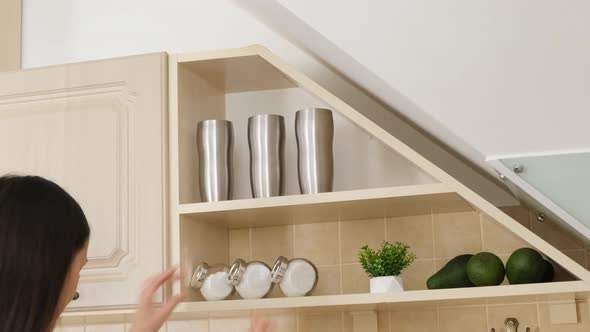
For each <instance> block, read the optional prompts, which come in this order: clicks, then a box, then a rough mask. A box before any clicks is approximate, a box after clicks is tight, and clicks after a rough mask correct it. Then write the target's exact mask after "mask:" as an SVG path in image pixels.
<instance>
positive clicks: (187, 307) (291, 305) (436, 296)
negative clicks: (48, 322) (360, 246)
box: [61, 281, 590, 321]
mask: <svg viewBox="0 0 590 332" xmlns="http://www.w3.org/2000/svg"><path fill="white" fill-rule="evenodd" d="M589 292H590V285H589V284H587V283H586V282H584V281H564V282H553V283H539V284H526V285H503V286H490V287H474V288H454V289H439V290H417V291H406V292H403V293H391V294H386V293H385V294H368V293H366V294H346V295H323V296H307V297H296V298H267V299H260V300H227V301H214V302H205V301H203V302H184V303H181V304H180V305H179V306H178V307H177V308H176V309H175V310H174V315H175V316H176V317H183V316H191V317H214V316H220V317H222V316H231V315H233V314H235V315H238V314H244V313H246V314H247V313H248V312H251V311H253V310H260V311H266V310H268V311H277V310H278V311H280V310H299V309H301V310H304V309H305V308H324V309H332V308H334V309H339V308H341V310H342V311H346V310H355V309H356V308H363V307H367V306H377V305H388V304H402V305H403V304H408V305H409V304H412V303H429V304H432V305H436V303H437V302H443V301H446V302H451V303H452V301H457V302H459V303H460V302H461V301H464V300H471V299H481V300H487V299H499V298H510V297H515V296H534V295H547V296H548V298H547V299H546V301H551V300H559V299H560V295H561V294H564V295H571V294H581V293H584V294H585V296H586V297H587V296H588V293H589ZM552 296H554V298H552ZM538 301H539V302H542V300H538ZM342 308H344V309H342ZM133 313H134V310H133V309H120V310H95V311H75V312H66V313H64V314H63V315H62V316H61V319H62V320H65V321H67V320H68V319H70V320H74V319H77V318H80V317H103V318H109V319H113V318H117V317H118V318H122V317H126V316H129V315H132V314H133Z"/></svg>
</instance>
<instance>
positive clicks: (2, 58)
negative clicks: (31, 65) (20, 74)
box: [0, 0, 22, 71]
mask: <svg viewBox="0 0 590 332" xmlns="http://www.w3.org/2000/svg"><path fill="white" fill-rule="evenodd" d="M21 12H22V3H21V0H2V1H0V71H8V70H17V69H20V67H21V20H22V18H21V16H22V13H21Z"/></svg>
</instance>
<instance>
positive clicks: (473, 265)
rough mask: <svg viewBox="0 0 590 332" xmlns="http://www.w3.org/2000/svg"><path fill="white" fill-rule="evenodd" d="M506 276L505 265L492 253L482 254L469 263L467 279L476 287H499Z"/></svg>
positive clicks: (472, 258)
mask: <svg viewBox="0 0 590 332" xmlns="http://www.w3.org/2000/svg"><path fill="white" fill-rule="evenodd" d="M504 275H505V270H504V263H502V260H501V259H500V258H499V257H498V256H496V255H494V254H492V253H491V252H480V253H478V254H477V255H475V256H473V257H471V259H469V262H467V277H469V280H470V281H471V282H472V283H473V284H474V285H475V286H496V285H499V284H501V283H502V281H504Z"/></svg>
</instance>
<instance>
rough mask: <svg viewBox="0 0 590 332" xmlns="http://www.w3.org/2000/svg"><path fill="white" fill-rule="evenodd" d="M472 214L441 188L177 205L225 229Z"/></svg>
mask: <svg viewBox="0 0 590 332" xmlns="http://www.w3.org/2000/svg"><path fill="white" fill-rule="evenodd" d="M462 211H473V209H472V208H471V206H470V205H469V204H467V202H465V201H464V200H463V199H462V198H461V197H460V196H459V195H458V194H457V193H455V192H452V191H450V190H449V189H447V187H446V186H445V185H443V184H440V183H437V184H424V185H413V186H400V187H389V188H377V189H363V190H351V191H341V192H330V193H320V194H310V195H292V196H278V197H270V198H256V199H241V200H232V201H221V202H210V203H194V204H181V205H180V208H179V212H180V214H181V215H184V216H190V217H191V219H193V220H195V221H203V222H210V223H216V224H222V225H226V226H228V227H230V228H242V227H260V226H269V225H281V224H300V223H314V222H329V221H338V220H355V219H373V218H383V217H400V216H411V215H420V214H429V213H433V212H434V213H444V212H462Z"/></svg>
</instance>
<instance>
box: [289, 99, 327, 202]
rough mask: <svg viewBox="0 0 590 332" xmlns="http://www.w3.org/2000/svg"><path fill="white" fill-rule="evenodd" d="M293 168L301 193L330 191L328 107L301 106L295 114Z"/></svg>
mask: <svg viewBox="0 0 590 332" xmlns="http://www.w3.org/2000/svg"><path fill="white" fill-rule="evenodd" d="M295 136H296V138H297V150H298V151H297V168H298V170H299V187H300V188H301V193H302V194H316V193H321V192H330V191H332V184H333V178H334V156H333V152H332V142H333V139H334V120H333V119H332V111H330V110H328V109H324V108H305V109H302V110H299V111H297V113H296V115H295Z"/></svg>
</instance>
